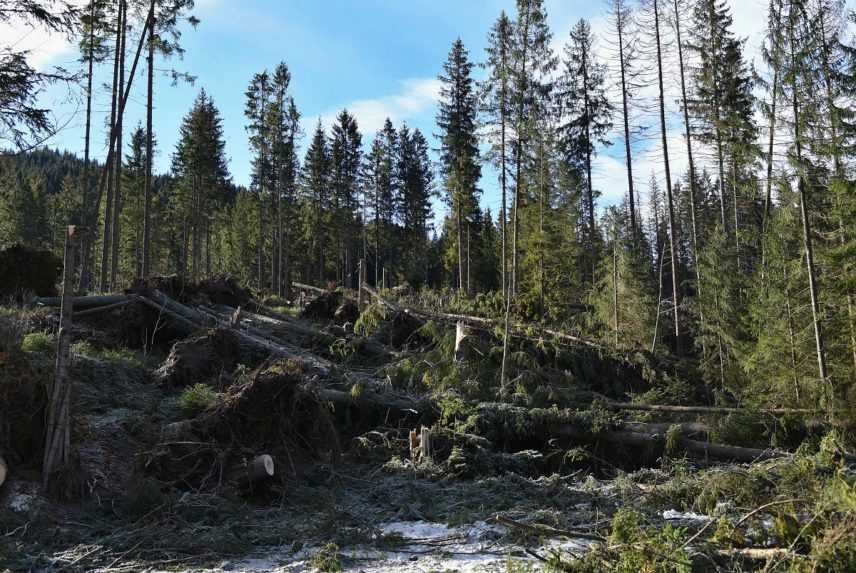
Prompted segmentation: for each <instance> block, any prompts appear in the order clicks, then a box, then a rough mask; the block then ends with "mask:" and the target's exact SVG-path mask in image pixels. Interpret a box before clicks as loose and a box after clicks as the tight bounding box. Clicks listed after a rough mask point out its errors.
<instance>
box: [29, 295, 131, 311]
mask: <svg viewBox="0 0 856 573" xmlns="http://www.w3.org/2000/svg"><path fill="white" fill-rule="evenodd" d="M133 298H134V297H133V295H128V294H110V295H98V296H75V297H72V299H71V302H72V304H73V305H74V308H92V307H96V306H107V305H112V304H117V303H121V302H126V301H128V302H129V301H131V300H133ZM32 303H33V305H35V306H60V305H61V304H62V298H61V297H58V296H48V297H36V298H34V299H33V301H32Z"/></svg>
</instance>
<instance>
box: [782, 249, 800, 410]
mask: <svg viewBox="0 0 856 573" xmlns="http://www.w3.org/2000/svg"><path fill="white" fill-rule="evenodd" d="M782 273H783V275H784V279H785V286H784V294H785V312H786V315H787V320H788V343H789V344H790V347H791V357H790V358H791V373H792V374H793V377H794V394H795V396H796V399H797V401H799V399H800V377H799V371H798V370H797V345H796V336H795V334H794V317H793V313H792V311H791V289H790V285H789V284H788V268H787V266H785V267H784V268H783V270H782Z"/></svg>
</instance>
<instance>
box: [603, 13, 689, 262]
mask: <svg viewBox="0 0 856 573" xmlns="http://www.w3.org/2000/svg"><path fill="white" fill-rule="evenodd" d="M615 15H616V28H617V31H618V59H619V65H620V71H621V107H622V112H623V119H624V157H625V159H626V161H627V194H628V199H629V202H630V203H629V208H630V232H631V235H632V242H633V246H634V247H635V246H636V244H637V239H638V236H637V233H638V231H637V227H636V203H635V197H634V193H633V165H632V156H631V151H630V114H629V112H628V109H627V107H628V106H627V80H626V77H625V72H626V70H625V62H624V24H625V23H624V21H623V20H622V18H621V17H622V10H621V7H620V6H619V7H618V9H617V10H616V11H615ZM678 45H679V46H680V38H679V39H678ZM681 68H682V70H683V66H681ZM681 80H682V81H683V71H682V74H681ZM690 166H692V155H690ZM690 169H691V170H692V167H690Z"/></svg>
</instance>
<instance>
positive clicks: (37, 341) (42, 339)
mask: <svg viewBox="0 0 856 573" xmlns="http://www.w3.org/2000/svg"><path fill="white" fill-rule="evenodd" d="M55 345H56V341H55V340H54V338H53V336H51V335H50V334H48V333H47V332H31V333H29V334H25V335H24V338H23V339H22V340H21V350H25V351H27V352H40V353H49V352H51V351H53V349H54V347H55Z"/></svg>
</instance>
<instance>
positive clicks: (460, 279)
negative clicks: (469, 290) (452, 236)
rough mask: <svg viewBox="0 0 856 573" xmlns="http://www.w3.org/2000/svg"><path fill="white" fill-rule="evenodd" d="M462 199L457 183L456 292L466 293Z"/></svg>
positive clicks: (462, 195)
mask: <svg viewBox="0 0 856 573" xmlns="http://www.w3.org/2000/svg"><path fill="white" fill-rule="evenodd" d="M463 198H464V193H463V190H462V189H461V183H460V181H459V182H458V200H457V206H456V207H457V208H456V210H455V217H456V219H457V220H456V222H455V224H456V226H457V227H458V229H457V231H458V290H460V291H461V292H466V291H465V285H464V230H463V227H462V225H463V215H462V213H461V212H462V211H463V206H462V205H461V202H462V201H463Z"/></svg>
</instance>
